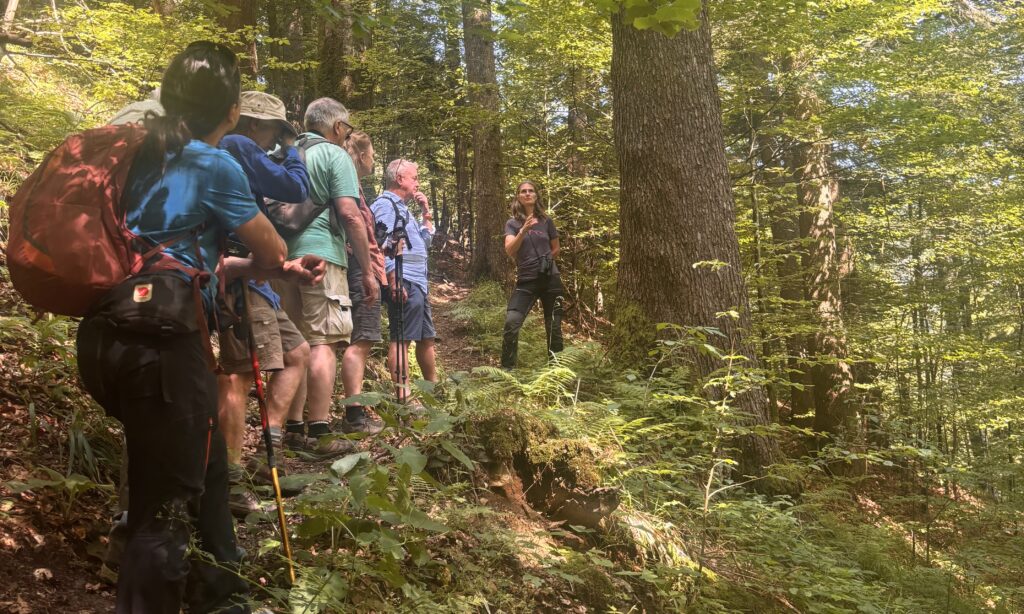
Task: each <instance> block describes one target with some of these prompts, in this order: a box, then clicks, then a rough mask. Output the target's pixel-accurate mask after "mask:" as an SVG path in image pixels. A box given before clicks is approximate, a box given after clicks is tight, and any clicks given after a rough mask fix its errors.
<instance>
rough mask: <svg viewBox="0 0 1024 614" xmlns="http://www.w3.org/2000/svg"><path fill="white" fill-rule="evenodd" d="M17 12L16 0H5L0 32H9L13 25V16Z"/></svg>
mask: <svg viewBox="0 0 1024 614" xmlns="http://www.w3.org/2000/svg"><path fill="white" fill-rule="evenodd" d="M17 14H18V0H7V6H6V7H5V8H4V16H3V21H2V22H0V32H10V31H11V26H13V25H14V16H15V15H17Z"/></svg>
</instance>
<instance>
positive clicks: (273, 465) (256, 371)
mask: <svg viewBox="0 0 1024 614" xmlns="http://www.w3.org/2000/svg"><path fill="white" fill-rule="evenodd" d="M242 296H243V300H244V302H245V319H246V320H247V321H248V326H246V334H247V336H248V337H249V357H250V358H251V359H252V378H253V382H254V383H255V384H256V402H257V403H258V404H259V406H260V423H261V424H262V426H263V445H264V446H265V447H266V448H267V467H269V468H270V479H271V481H272V482H273V483H274V500H275V501H276V502H277V524H278V527H279V528H280V529H281V543H282V544H283V545H284V556H285V558H286V559H287V560H288V578H289V579H290V580H291V583H292V584H295V564H294V563H293V562H292V547H291V544H289V543H288V524H287V523H286V522H285V518H284V503H282V501H281V482H280V481H279V480H278V477H277V460H276V459H275V458H274V443H273V441H272V440H271V439H270V416H269V413H268V412H267V395H266V393H265V392H264V390H263V376H261V375H260V359H259V357H258V356H257V355H256V336H255V335H254V334H253V332H252V318H251V317H250V313H251V312H250V311H249V284H248V281H247V280H244V279H243V280H242Z"/></svg>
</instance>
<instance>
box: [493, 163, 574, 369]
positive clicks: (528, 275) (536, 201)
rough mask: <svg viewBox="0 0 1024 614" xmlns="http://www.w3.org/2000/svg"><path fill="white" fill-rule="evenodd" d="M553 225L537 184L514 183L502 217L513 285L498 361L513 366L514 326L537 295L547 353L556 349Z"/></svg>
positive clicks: (558, 321) (557, 282)
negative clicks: (506, 215) (513, 265)
mask: <svg viewBox="0 0 1024 614" xmlns="http://www.w3.org/2000/svg"><path fill="white" fill-rule="evenodd" d="M558 251H559V248H558V230H557V229H556V228H555V223H554V222H553V221H551V218H550V217H548V216H547V215H546V214H545V213H544V207H543V206H541V203H540V193H539V190H538V189H537V184H535V183H533V182H532V181H524V182H522V183H520V184H519V186H518V187H517V188H516V196H515V200H513V201H512V217H510V218H509V220H508V222H506V223H505V253H507V254H508V255H509V258H512V259H514V260H515V261H516V287H515V289H514V290H513V291H512V296H511V298H509V300H508V307H507V309H506V311H505V332H504V339H503V341H502V345H501V366H502V367H504V368H506V369H511V368H512V367H515V366H516V357H517V355H518V350H519V329H520V328H522V326H523V320H525V319H526V314H528V313H529V312H530V309H532V308H533V305H534V304H535V303H536V302H537V299H538V298H539V299H540V301H541V305H542V306H543V308H544V332H545V337H546V339H547V351H548V356H552V355H553V353H554V352H561V351H562V346H563V343H562V302H563V300H564V298H563V297H564V294H565V291H564V290H563V289H562V278H561V277H559V275H558V265H557V264H556V263H555V258H557V257H558Z"/></svg>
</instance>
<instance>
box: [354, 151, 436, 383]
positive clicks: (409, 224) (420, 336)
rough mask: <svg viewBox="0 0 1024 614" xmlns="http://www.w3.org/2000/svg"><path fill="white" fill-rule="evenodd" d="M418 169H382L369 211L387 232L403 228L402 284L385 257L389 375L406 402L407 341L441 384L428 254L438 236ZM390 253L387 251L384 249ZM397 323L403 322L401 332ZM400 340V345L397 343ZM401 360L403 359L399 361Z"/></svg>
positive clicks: (400, 163) (405, 163) (402, 163)
mask: <svg viewBox="0 0 1024 614" xmlns="http://www.w3.org/2000/svg"><path fill="white" fill-rule="evenodd" d="M419 177H420V175H419V166H418V165H417V164H416V163H415V162H410V161H409V160H402V159H398V160H392V161H391V162H390V163H389V164H388V166H387V169H385V171H384V180H385V184H386V186H387V189H386V190H385V191H384V192H382V193H381V195H380V196H378V197H377V200H375V201H373V205H372V206H371V207H370V208H371V209H372V210H373V217H374V218H375V219H376V221H377V223H378V224H383V226H384V227H386V228H387V230H388V231H389V232H391V231H393V230H394V228H395V227H396V226H399V227H400V226H403V225H404V227H405V231H406V235H407V237H408V238H407V239H406V242H407V243H405V244H404V245H403V249H402V252H401V253H402V280H401V283H400V284H399V283H397V280H396V279H395V259H394V258H393V257H391V256H387V257H386V258H385V261H384V264H385V269H386V270H387V274H388V288H389V289H390V293H391V296H390V297H389V301H388V324H389V326H390V336H391V343H390V345H389V346H388V363H389V365H390V370H391V377H392V379H393V380H394V381H395V383H396V384H397V385H398V390H399V400H400V401H403V402H405V401H407V400H408V395H409V372H408V367H406V368H405V369H402V372H399V365H408V364H409V363H408V359H407V356H408V354H409V342H411V341H415V342H416V362H417V364H419V366H420V371H422V372H423V379H425V380H427V381H429V382H435V381H437V367H436V364H435V360H434V337H435V336H436V333H435V331H434V319H433V315H432V313H431V309H430V301H429V300H428V298H427V292H428V283H427V256H428V251H429V249H430V242H431V240H432V239H433V238H434V224H433V221H432V217H431V214H430V204H429V203H428V202H427V197H426V196H425V195H424V194H423V192H420V178H419ZM410 199H414V200H415V201H416V202H417V203H419V205H420V209H421V210H422V211H423V215H422V222H421V221H420V220H417V219H416V216H414V215H413V214H412V212H411V211H409V207H407V206H406V204H405V203H406V201H408V200H410ZM385 254H388V250H385ZM399 322H401V323H402V327H401V330H400V329H399V326H398V324H399ZM399 338H401V339H402V343H401V345H399V343H398V341H397V339H399ZM399 353H401V354H399ZM399 357H402V358H403V360H401V361H399V360H398V358H399Z"/></svg>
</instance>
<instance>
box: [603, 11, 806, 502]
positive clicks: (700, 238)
mask: <svg viewBox="0 0 1024 614" xmlns="http://www.w3.org/2000/svg"><path fill="white" fill-rule="evenodd" d="M611 81H612V96H613V100H614V109H615V116H614V127H615V147H616V151H617V153H618V158H619V175H620V182H621V195H620V213H619V216H620V226H621V252H620V259H619V273H618V283H619V300H620V301H624V302H625V304H628V305H633V306H635V307H636V308H638V309H639V310H640V311H641V313H642V314H643V316H644V317H646V318H647V319H648V320H650V321H651V322H674V323H678V324H682V325H686V326H707V327H715V328H717V329H719V330H720V331H721V332H722V333H723V334H724V335H725V336H724V337H720V338H716V339H714V343H716V344H717V345H718V346H719V347H720V348H721V349H722V351H723V352H724V353H729V354H738V355H742V356H745V357H746V359H747V362H746V365H745V366H747V367H752V368H757V367H758V364H759V363H758V359H757V357H756V356H755V354H754V352H753V348H752V347H751V345H750V343H749V341H748V339H747V332H748V331H749V330H750V309H749V303H748V299H747V293H746V286H745V282H744V280H743V277H742V275H741V271H740V256H739V243H738V240H737V238H736V231H735V228H734V209H733V207H734V203H733V196H732V189H731V181H730V177H729V169H728V165H727V161H726V156H725V142H724V137H723V134H722V132H723V131H722V116H721V108H720V101H719V97H718V89H717V85H716V81H715V67H714V59H713V56H712V51H711V34H710V28H709V26H708V23H707V16H706V14H703V13H702V15H701V27H700V28H699V29H698V30H696V31H693V32H690V31H683V32H680V33H679V34H678V35H676V36H675V37H674V38H671V39H670V38H667V37H665V36H663V35H661V34H658V33H656V32H653V31H650V30H647V31H641V30H637V29H636V28H634V27H632V26H631V25H629V24H628V23H627V22H626V21H625V19H624V17H623V15H622V13H619V14H617V15H615V16H614V17H613V18H612V79H611ZM715 261H717V262H720V263H724V266H714V267H712V266H697V267H694V264H695V263H699V262H715ZM733 309H735V310H737V311H738V312H739V317H738V318H731V317H728V316H720V315H719V314H720V313H722V312H726V311H729V310H733ZM617 312H619V313H622V312H623V310H622V309H621V308H620V309H617ZM693 359H694V362H695V364H696V367H697V370H698V375H699V376H700V377H706V376H709V375H710V374H712V373H713V372H714V371H716V370H718V369H719V368H721V367H722V366H723V365H722V361H720V360H717V359H715V358H713V357H711V356H708V355H707V354H704V353H696V352H695V353H694V356H693ZM733 403H734V407H735V408H736V411H737V412H738V414H739V416H740V418H741V420H742V421H743V422H744V423H745V424H746V425H748V426H755V425H767V424H769V413H768V407H767V400H766V397H765V391H764V389H763V388H761V387H759V386H755V387H753V388H751V389H750V390H748V391H747V392H745V393H743V394H741V395H739V396H738V397H737V398H736V399H735V400H734V401H733ZM738 444H739V447H740V458H739V461H740V471H741V472H742V473H743V474H744V475H763V474H764V468H765V467H766V466H768V465H771V464H773V463H776V462H778V461H780V460H782V458H783V457H782V453H781V452H780V450H779V446H778V443H777V442H776V441H775V440H774V439H772V438H769V437H764V436H759V435H746V436H744V437H742V438H741V439H740V441H739V442H738ZM758 485H759V486H761V487H762V488H765V489H766V490H775V491H784V490H790V491H792V490H794V485H789V484H782V483H779V482H776V481H771V482H768V481H764V482H762V483H760V484H758Z"/></svg>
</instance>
